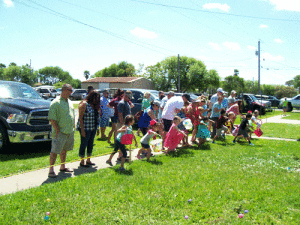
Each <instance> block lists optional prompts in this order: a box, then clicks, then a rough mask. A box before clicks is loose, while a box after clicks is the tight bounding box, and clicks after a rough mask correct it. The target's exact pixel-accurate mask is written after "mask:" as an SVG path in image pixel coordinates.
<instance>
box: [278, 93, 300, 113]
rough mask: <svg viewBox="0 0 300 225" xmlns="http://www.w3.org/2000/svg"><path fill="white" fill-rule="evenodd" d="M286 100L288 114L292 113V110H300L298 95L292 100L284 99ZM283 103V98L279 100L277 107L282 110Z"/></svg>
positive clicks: (299, 96)
mask: <svg viewBox="0 0 300 225" xmlns="http://www.w3.org/2000/svg"><path fill="white" fill-rule="evenodd" d="M286 100H287V101H288V106H287V111H288V112H291V111H293V108H300V94H299V95H296V96H295V97H293V98H286ZM283 102H284V98H282V99H280V103H279V106H278V108H279V109H282V106H283Z"/></svg>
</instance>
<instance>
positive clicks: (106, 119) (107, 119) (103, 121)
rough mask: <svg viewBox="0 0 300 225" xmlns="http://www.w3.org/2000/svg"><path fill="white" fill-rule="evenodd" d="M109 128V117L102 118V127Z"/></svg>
mask: <svg viewBox="0 0 300 225" xmlns="http://www.w3.org/2000/svg"><path fill="white" fill-rule="evenodd" d="M108 126H109V117H101V118H100V127H108Z"/></svg>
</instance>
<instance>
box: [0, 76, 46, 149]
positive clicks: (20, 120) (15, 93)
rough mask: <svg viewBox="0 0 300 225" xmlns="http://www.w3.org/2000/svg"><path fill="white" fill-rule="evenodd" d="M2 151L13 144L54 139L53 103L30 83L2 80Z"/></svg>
mask: <svg viewBox="0 0 300 225" xmlns="http://www.w3.org/2000/svg"><path fill="white" fill-rule="evenodd" d="M0 101H1V107H0V152H1V151H3V150H4V149H5V148H6V147H7V146H8V145H9V143H25V142H26V143H28V142H41V141H50V140H51V125H50V124H49V120H48V113H49V108H50V103H51V102H50V101H47V100H45V99H43V98H42V97H41V96H40V95H39V94H38V93H37V92H36V91H35V90H34V89H33V88H32V87H30V86H29V85H27V84H23V83H19V82H13V81H0Z"/></svg>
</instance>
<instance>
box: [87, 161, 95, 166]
mask: <svg viewBox="0 0 300 225" xmlns="http://www.w3.org/2000/svg"><path fill="white" fill-rule="evenodd" d="M86 164H87V165H90V166H95V165H96V163H92V162H88V161H86Z"/></svg>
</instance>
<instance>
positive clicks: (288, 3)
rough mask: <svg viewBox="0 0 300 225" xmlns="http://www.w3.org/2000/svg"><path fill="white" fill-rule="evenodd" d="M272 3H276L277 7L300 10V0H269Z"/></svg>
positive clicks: (278, 8)
mask: <svg viewBox="0 0 300 225" xmlns="http://www.w3.org/2000/svg"><path fill="white" fill-rule="evenodd" d="M268 1H269V2H270V3H271V4H272V5H275V9H276V10H278V11H280V10H287V11H296V12H300V2H299V0H284V1H283V0H268Z"/></svg>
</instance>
